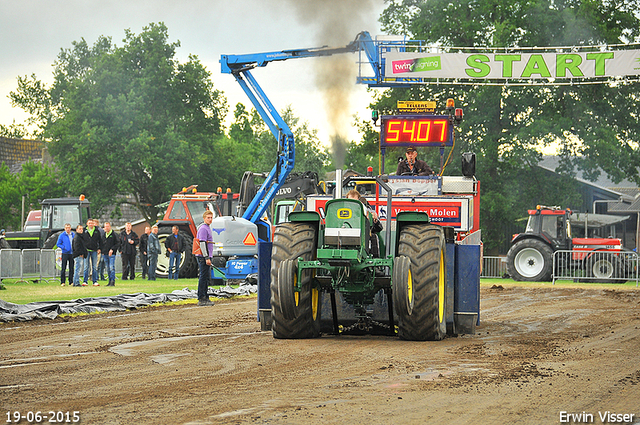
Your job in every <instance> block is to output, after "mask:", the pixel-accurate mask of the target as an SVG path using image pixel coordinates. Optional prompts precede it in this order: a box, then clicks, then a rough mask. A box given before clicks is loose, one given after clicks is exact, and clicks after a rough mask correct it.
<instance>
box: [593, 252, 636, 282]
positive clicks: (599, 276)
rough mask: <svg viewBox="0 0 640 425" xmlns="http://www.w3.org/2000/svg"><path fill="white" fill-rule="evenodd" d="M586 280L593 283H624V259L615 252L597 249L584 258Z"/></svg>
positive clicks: (625, 274) (625, 273)
mask: <svg viewBox="0 0 640 425" xmlns="http://www.w3.org/2000/svg"><path fill="white" fill-rule="evenodd" d="M585 263H586V266H585V267H586V270H585V272H586V275H587V277H589V278H590V279H587V280H586V281H587V282H595V283H625V282H626V281H627V279H626V278H625V277H626V276H627V272H626V267H625V265H624V260H622V259H620V257H618V256H617V255H616V254H615V253H613V252H612V253H608V252H604V251H598V252H596V253H594V255H592V256H590V257H589V258H587V259H586V261H585Z"/></svg>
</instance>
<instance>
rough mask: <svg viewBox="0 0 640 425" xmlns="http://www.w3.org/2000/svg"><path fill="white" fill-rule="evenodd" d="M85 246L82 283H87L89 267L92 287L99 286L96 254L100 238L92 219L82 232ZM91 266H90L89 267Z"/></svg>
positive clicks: (100, 241)
mask: <svg viewBox="0 0 640 425" xmlns="http://www.w3.org/2000/svg"><path fill="white" fill-rule="evenodd" d="M84 237H85V244H86V248H87V257H86V258H87V264H85V268H84V283H86V284H88V283H89V267H91V280H92V281H93V286H100V284H99V283H98V254H100V248H101V247H102V236H100V231H99V230H98V228H97V227H96V225H95V222H94V221H93V219H92V218H90V219H89V220H87V228H86V229H85V231H84ZM89 264H91V266H89Z"/></svg>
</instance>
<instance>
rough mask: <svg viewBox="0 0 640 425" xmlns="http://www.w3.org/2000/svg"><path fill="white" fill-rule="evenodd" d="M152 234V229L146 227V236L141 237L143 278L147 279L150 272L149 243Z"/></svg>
mask: <svg viewBox="0 0 640 425" xmlns="http://www.w3.org/2000/svg"><path fill="white" fill-rule="evenodd" d="M150 233H151V227H149V226H146V227H145V228H144V235H142V236H140V265H142V278H143V279H144V278H145V277H147V274H148V270H149V264H148V261H149V258H148V253H147V251H148V248H147V243H148V241H149V234H150Z"/></svg>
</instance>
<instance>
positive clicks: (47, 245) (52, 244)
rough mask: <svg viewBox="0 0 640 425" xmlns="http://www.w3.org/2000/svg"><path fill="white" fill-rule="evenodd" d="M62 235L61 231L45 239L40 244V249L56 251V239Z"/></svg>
mask: <svg viewBox="0 0 640 425" xmlns="http://www.w3.org/2000/svg"><path fill="white" fill-rule="evenodd" d="M61 234H62V230H60V231H59V232H55V233H54V234H52V235H51V236H49V237H48V238H47V240H46V241H44V243H43V244H42V249H56V244H57V243H58V237H60V235H61Z"/></svg>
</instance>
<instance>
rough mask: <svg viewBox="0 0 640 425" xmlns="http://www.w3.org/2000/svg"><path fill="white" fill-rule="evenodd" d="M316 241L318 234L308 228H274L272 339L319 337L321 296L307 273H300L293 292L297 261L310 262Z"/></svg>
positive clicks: (293, 225) (295, 225) (294, 225)
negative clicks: (297, 285)
mask: <svg viewBox="0 0 640 425" xmlns="http://www.w3.org/2000/svg"><path fill="white" fill-rule="evenodd" d="M316 241H317V232H316V229H315V227H314V226H313V225H311V224H307V223H283V224H280V225H278V226H277V227H276V230H275V233H274V235H273V249H272V253H271V317H272V320H273V322H272V326H271V330H272V331H273V336H274V338H283V339H298V338H315V337H318V336H320V315H321V303H320V293H319V291H318V289H317V288H313V287H312V285H311V276H312V275H311V271H310V270H306V271H304V272H303V273H302V276H301V282H300V283H301V286H302V288H301V290H300V292H299V293H296V292H295V291H293V284H294V282H295V279H296V278H297V264H296V261H295V260H296V259H297V258H299V257H302V258H303V259H304V260H305V261H309V260H313V259H314V258H315V255H316ZM287 260H290V261H287ZM294 274H296V276H295V277H294ZM296 294H297V297H296Z"/></svg>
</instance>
